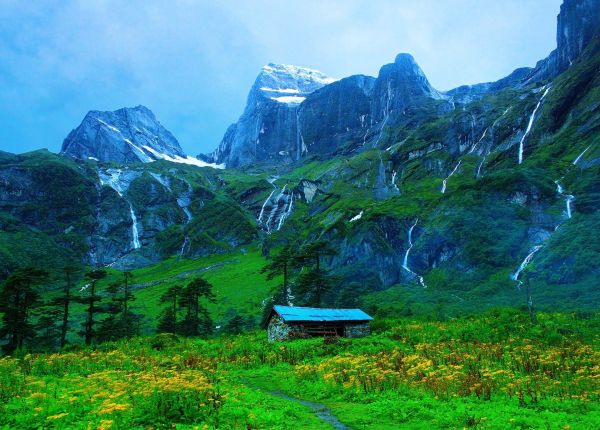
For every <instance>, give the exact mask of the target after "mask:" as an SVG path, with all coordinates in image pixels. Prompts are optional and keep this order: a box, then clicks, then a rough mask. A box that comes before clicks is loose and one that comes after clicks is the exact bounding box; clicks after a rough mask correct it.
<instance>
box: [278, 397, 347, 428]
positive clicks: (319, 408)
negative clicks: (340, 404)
mask: <svg viewBox="0 0 600 430" xmlns="http://www.w3.org/2000/svg"><path fill="white" fill-rule="evenodd" d="M268 393H269V394H271V395H273V396H277V397H279V398H282V399H285V400H289V401H290V402H295V403H298V404H300V405H302V406H306V407H307V408H310V409H312V410H313V412H314V413H315V415H316V416H317V417H319V419H321V420H322V421H325V422H326V423H328V424H330V425H331V426H332V427H333V428H334V429H335V430H352V428H351V427H348V426H347V425H345V424H344V423H342V422H341V421H340V420H338V419H337V417H336V416H335V415H333V412H331V409H329V408H328V407H327V406H325V405H322V404H320V403H313V402H309V401H307V400H300V399H296V398H294V397H290V396H288V395H287V394H285V393H282V392H281V391H268Z"/></svg>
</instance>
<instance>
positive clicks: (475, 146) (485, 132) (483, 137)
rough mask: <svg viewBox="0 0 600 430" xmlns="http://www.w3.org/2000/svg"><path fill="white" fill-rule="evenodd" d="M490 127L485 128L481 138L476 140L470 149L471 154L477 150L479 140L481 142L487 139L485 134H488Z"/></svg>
mask: <svg viewBox="0 0 600 430" xmlns="http://www.w3.org/2000/svg"><path fill="white" fill-rule="evenodd" d="M489 129H490V127H488V128H486V129H485V130H483V134H482V135H481V137H480V138H479V140H478V141H477V142H475V145H473V146H472V147H471V149H470V150H469V152H468V153H469V154H472V153H473V151H475V148H477V145H479V142H481V141H482V140H483V139H485V136H486V135H487V132H488V130H489Z"/></svg>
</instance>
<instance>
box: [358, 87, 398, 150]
mask: <svg viewBox="0 0 600 430" xmlns="http://www.w3.org/2000/svg"><path fill="white" fill-rule="evenodd" d="M391 101H392V83H391V81H388V83H387V93H386V102H385V109H384V110H383V122H382V124H381V128H380V129H379V136H377V141H375V144H374V145H373V147H377V145H379V141H380V140H381V135H382V134H383V129H384V128H385V125H386V124H387V122H388V119H389V118H390V103H391ZM365 136H366V135H365Z"/></svg>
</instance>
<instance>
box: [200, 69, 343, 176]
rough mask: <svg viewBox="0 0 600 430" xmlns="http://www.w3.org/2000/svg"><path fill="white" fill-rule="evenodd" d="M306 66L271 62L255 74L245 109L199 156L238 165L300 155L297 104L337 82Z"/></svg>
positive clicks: (272, 162)
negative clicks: (218, 140)
mask: <svg viewBox="0 0 600 430" xmlns="http://www.w3.org/2000/svg"><path fill="white" fill-rule="evenodd" d="M334 81H335V79H333V78H330V77H328V76H326V75H324V74H323V73H321V72H319V71H317V70H312V69H308V68H304V67H297V66H290V65H280V64H273V63H271V64H268V65H266V66H264V67H263V69H262V71H261V72H260V74H259V75H258V77H257V78H256V81H255V82H254V85H253V86H252V89H251V90H250V93H249V94H248V100H247V103H246V108H245V110H244V113H243V114H242V116H241V117H240V119H239V120H238V122H237V123H236V124H234V125H232V126H230V127H229V128H228V129H227V132H226V133H225V136H224V137H223V140H222V141H221V143H220V144H219V146H218V147H217V149H216V150H215V151H214V152H213V153H212V154H208V155H200V156H199V157H200V158H202V159H203V160H205V161H208V162H215V163H224V164H225V165H227V166H228V167H237V166H243V165H247V164H251V163H254V162H259V163H270V164H274V163H282V162H283V163H289V162H291V161H293V160H297V159H299V158H300V156H301V154H302V147H301V145H299V137H298V136H299V135H298V108H299V106H300V104H301V103H302V102H303V101H304V100H305V99H306V98H307V96H308V95H310V94H311V93H312V92H314V91H316V90H318V89H319V88H322V87H323V86H325V85H327V84H330V83H332V82H334Z"/></svg>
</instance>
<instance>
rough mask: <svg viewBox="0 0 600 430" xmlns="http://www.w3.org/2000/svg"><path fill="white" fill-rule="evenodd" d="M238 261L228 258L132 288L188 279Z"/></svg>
mask: <svg viewBox="0 0 600 430" xmlns="http://www.w3.org/2000/svg"><path fill="white" fill-rule="evenodd" d="M237 262H239V260H237V259H233V260H227V261H223V262H221V263H216V264H213V265H211V266H206V267H201V268H198V269H193V270H187V271H185V272H181V273H177V274H175V275H171V276H167V277H166V278H162V279H157V280H154V281H149V282H143V283H138V284H131V288H133V289H134V290H141V289H144V288H148V287H153V286H155V285H159V284H162V283H164V282H165V281H169V280H173V279H186V278H188V277H190V276H191V275H194V274H196V273H202V272H207V271H209V270H212V269H217V268H219V267H222V266H225V265H226V264H233V263H237Z"/></svg>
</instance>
